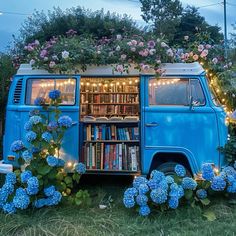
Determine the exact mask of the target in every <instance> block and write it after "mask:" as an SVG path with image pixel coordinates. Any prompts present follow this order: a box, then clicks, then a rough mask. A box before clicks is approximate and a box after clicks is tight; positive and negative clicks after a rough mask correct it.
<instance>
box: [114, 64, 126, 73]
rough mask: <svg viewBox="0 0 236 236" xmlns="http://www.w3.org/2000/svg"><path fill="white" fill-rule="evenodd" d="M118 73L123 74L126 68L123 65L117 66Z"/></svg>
mask: <svg viewBox="0 0 236 236" xmlns="http://www.w3.org/2000/svg"><path fill="white" fill-rule="evenodd" d="M116 71H118V72H123V71H124V67H123V66H122V65H117V66H116Z"/></svg>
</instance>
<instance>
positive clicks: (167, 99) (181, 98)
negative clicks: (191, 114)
mask: <svg viewBox="0 0 236 236" xmlns="http://www.w3.org/2000/svg"><path fill="white" fill-rule="evenodd" d="M188 104H189V80H188V79H172V78H171V79H167V78H166V79H151V80H149V105H153V106H155V105H175V106H187V105H188Z"/></svg>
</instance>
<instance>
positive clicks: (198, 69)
mask: <svg viewBox="0 0 236 236" xmlns="http://www.w3.org/2000/svg"><path fill="white" fill-rule="evenodd" d="M161 69H162V70H163V74H162V75H164V76H165V75H201V74H202V73H204V69H203V68H202V66H201V65H200V64H199V63H198V62H193V63H165V64H162V65H161ZM47 74H50V73H49V72H48V71H46V70H43V69H33V68H32V67H31V66H30V64H21V65H20V67H19V69H18V71H17V75H47ZM78 74H80V75H82V76H89V75H90V76H92V75H97V76H99V75H100V76H103V75H104V76H108V75H140V74H144V75H145V74H155V71H154V70H148V71H145V72H143V71H141V72H140V71H138V70H137V69H134V66H132V67H131V69H130V70H129V73H128V74H127V73H120V72H116V71H114V69H113V66H112V65H106V66H88V67H87V70H86V71H84V72H79V73H78Z"/></svg>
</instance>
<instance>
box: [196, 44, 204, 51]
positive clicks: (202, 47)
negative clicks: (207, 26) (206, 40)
mask: <svg viewBox="0 0 236 236" xmlns="http://www.w3.org/2000/svg"><path fill="white" fill-rule="evenodd" d="M203 49H204V46H203V45H202V44H200V45H199V46H198V48H197V50H198V51H199V52H201V51H202V50H203Z"/></svg>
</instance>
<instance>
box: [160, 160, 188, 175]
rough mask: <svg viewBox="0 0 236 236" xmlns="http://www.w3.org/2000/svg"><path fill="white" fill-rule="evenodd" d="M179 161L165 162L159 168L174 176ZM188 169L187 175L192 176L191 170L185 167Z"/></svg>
mask: <svg viewBox="0 0 236 236" xmlns="http://www.w3.org/2000/svg"><path fill="white" fill-rule="evenodd" d="M178 164H179V163H177V162H165V163H163V164H161V165H159V166H158V167H157V170H159V171H161V172H163V173H164V174H165V175H170V176H173V175H175V174H176V173H175V166H176V165H178ZM185 169H186V176H188V177H191V176H192V175H191V173H190V171H189V170H188V169H187V168H186V167H185Z"/></svg>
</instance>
